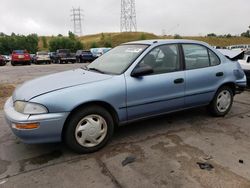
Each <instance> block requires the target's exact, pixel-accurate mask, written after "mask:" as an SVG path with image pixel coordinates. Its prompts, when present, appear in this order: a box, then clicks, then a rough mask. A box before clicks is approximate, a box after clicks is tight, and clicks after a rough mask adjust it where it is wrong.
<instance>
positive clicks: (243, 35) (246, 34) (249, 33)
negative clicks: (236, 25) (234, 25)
mask: <svg viewBox="0 0 250 188" xmlns="http://www.w3.org/2000/svg"><path fill="white" fill-rule="evenodd" d="M241 36H242V37H248V38H250V26H249V27H248V30H247V31H246V32H243V33H241Z"/></svg>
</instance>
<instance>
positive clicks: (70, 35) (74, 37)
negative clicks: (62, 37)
mask: <svg viewBox="0 0 250 188" xmlns="http://www.w3.org/2000/svg"><path fill="white" fill-rule="evenodd" d="M68 35H69V38H70V39H71V40H76V35H75V34H74V33H73V32H71V31H69V33H68Z"/></svg>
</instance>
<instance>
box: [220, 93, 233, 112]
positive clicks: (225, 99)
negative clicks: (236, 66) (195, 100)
mask: <svg viewBox="0 0 250 188" xmlns="http://www.w3.org/2000/svg"><path fill="white" fill-rule="evenodd" d="M231 100H232V98H231V94H230V92H229V91H227V90H223V91H221V92H220V93H219V95H218V97H217V103H216V104H217V109H218V110H219V112H222V113H223V112H226V111H227V110H228V108H229V107H230V105H231Z"/></svg>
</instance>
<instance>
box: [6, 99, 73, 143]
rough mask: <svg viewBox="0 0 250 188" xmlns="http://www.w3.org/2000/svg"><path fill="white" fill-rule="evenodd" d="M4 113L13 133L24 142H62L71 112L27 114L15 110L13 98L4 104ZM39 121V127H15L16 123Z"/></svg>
mask: <svg viewBox="0 0 250 188" xmlns="http://www.w3.org/2000/svg"><path fill="white" fill-rule="evenodd" d="M4 114H5V118H6V121H7V123H8V124H9V126H10V128H11V130H12V131H13V133H14V134H15V135H16V136H17V137H19V138H20V139H21V140H22V141H23V142H24V143H30V144H35V143H49V142H60V141H61V134H62V129H63V125H64V122H65V120H66V118H67V116H68V114H69V113H48V114H41V115H25V114H21V113H19V112H17V111H15V109H14V107H13V101H12V98H9V99H8V100H7V101H6V103H5V105H4ZM25 123H39V128H37V129H31V130H24V129H16V128H14V126H13V125H14V124H25Z"/></svg>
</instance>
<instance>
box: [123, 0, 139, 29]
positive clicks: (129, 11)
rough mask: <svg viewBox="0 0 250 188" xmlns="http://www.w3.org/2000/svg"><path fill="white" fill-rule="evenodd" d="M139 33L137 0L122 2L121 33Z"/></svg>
mask: <svg viewBox="0 0 250 188" xmlns="http://www.w3.org/2000/svg"><path fill="white" fill-rule="evenodd" d="M128 31H137V24H136V11H135V0H121V32H128Z"/></svg>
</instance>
